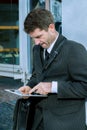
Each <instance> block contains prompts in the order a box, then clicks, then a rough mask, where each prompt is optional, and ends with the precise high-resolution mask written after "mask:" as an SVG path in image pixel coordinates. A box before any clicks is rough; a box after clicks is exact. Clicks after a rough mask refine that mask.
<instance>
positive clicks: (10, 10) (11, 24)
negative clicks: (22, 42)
mask: <svg viewBox="0 0 87 130" xmlns="http://www.w3.org/2000/svg"><path fill="white" fill-rule="evenodd" d="M18 19H19V17H18V0H6V1H4V2H3V1H2V0H1V1H0V63H2V64H16V65H18V64H19V31H18V30H19V27H18Z"/></svg>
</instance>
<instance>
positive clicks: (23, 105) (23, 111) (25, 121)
mask: <svg viewBox="0 0 87 130" xmlns="http://www.w3.org/2000/svg"><path fill="white" fill-rule="evenodd" d="M40 100H41V98H38V97H37V98H33V97H31V98H28V99H23V98H22V99H18V100H17V102H16V104H15V108H14V113H13V130H31V128H32V124H33V119H34V114H35V106H36V104H37V103H38V102H39V101H40Z"/></svg>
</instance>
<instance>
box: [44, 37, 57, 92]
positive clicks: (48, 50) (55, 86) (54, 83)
mask: <svg viewBox="0 0 87 130" xmlns="http://www.w3.org/2000/svg"><path fill="white" fill-rule="evenodd" d="M58 36H59V35H57V37H56V39H55V40H54V42H53V43H52V44H51V46H50V47H49V48H48V49H47V52H48V53H49V54H50V52H51V50H52V48H53V46H54V44H55V42H56V40H57V38H58ZM45 50H46V49H44V58H45ZM51 92H52V93H57V92H58V82H57V81H52V89H51Z"/></svg>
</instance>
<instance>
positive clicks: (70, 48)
mask: <svg viewBox="0 0 87 130" xmlns="http://www.w3.org/2000/svg"><path fill="white" fill-rule="evenodd" d="M24 30H25V32H26V33H27V34H29V36H30V37H31V38H32V39H33V40H34V43H35V46H34V47H33V70H32V76H31V78H30V79H29V81H28V84H27V85H26V86H22V87H20V88H19V90H20V91H21V92H22V93H30V94H32V93H33V92H35V93H39V94H42V95H47V97H45V98H42V99H41V100H40V101H39V102H37V104H36V106H35V114H34V121H33V125H32V128H31V130H86V129H87V127H86V123H85V122H86V117H85V112H86V111H85V98H87V51H86V49H85V47H84V46H83V45H82V44H80V43H77V42H75V41H71V40H68V39H67V38H66V37H64V36H63V35H60V34H59V32H57V31H56V29H55V23H54V19H53V16H52V14H51V12H50V11H48V10H45V9H35V10H32V11H31V12H30V13H29V14H28V15H27V17H26V19H25V21H24Z"/></svg>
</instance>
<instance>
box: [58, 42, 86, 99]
mask: <svg viewBox="0 0 87 130" xmlns="http://www.w3.org/2000/svg"><path fill="white" fill-rule="evenodd" d="M67 59H68V64H67V70H68V73H69V80H68V81H58V98H86V97H87V51H86V49H85V48H84V47H83V45H80V44H75V46H72V47H71V49H70V50H69V54H68V57H67Z"/></svg>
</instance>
